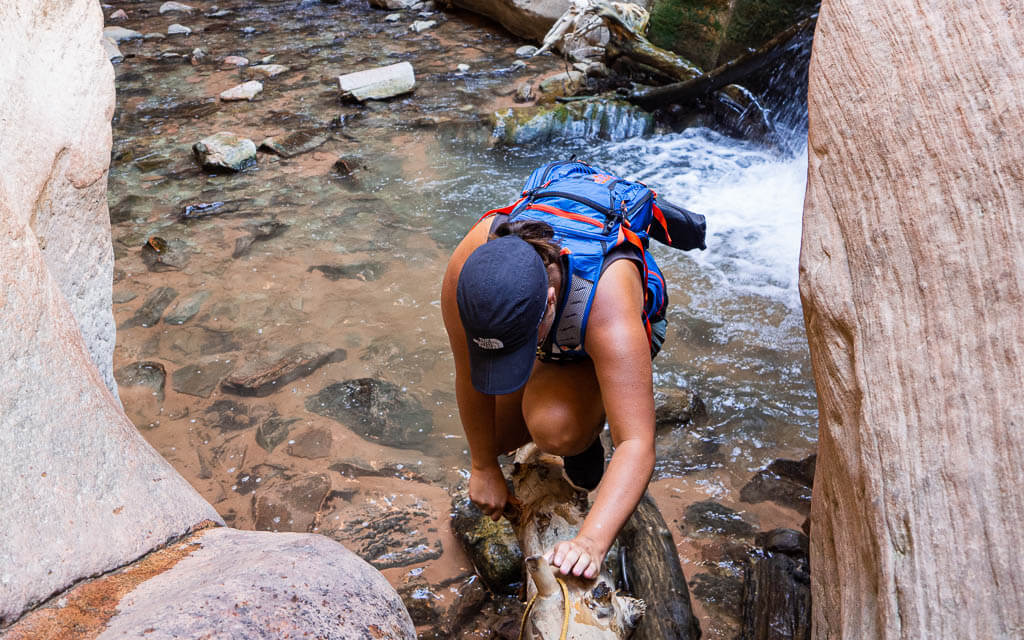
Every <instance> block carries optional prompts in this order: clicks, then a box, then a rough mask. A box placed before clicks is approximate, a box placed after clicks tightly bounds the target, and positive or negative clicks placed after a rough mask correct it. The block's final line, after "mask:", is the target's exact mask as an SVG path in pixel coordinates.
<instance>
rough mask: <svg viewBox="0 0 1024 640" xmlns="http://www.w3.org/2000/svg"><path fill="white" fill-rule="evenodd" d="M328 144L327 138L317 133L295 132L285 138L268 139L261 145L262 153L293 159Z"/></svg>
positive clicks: (284, 136)
mask: <svg viewBox="0 0 1024 640" xmlns="http://www.w3.org/2000/svg"><path fill="white" fill-rule="evenodd" d="M325 142H327V136H325V135H323V134H321V133H319V132H316V131H293V132H291V133H287V134H285V135H283V136H275V137H272V138H267V139H265V140H264V141H263V142H261V143H260V146H259V150H260V151H268V152H270V153H273V154H276V155H279V156H281V157H282V158H291V157H294V156H297V155H299V154H301V153H307V152H309V151H312V150H313V149H316V148H317V147H319V146H320V145H322V144H323V143H325Z"/></svg>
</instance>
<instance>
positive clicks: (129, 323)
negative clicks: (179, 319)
mask: <svg viewBox="0 0 1024 640" xmlns="http://www.w3.org/2000/svg"><path fill="white" fill-rule="evenodd" d="M177 297H178V292H177V291H175V290H174V289H172V288H171V287H158V288H157V289H155V290H154V291H153V292H152V293H150V294H149V295H148V296H146V300H145V302H143V303H142V306H140V307H139V308H138V310H136V312H135V315H134V316H132V317H131V318H130V319H128V320H126V321H125V322H124V323H123V324H121V326H120V328H121V329H131V328H132V327H152V326H155V325H156V323H158V322H160V317H161V316H163V314H164V310H165V309H166V308H167V306H168V305H169V304H171V302H173V301H174V299H175V298H177Z"/></svg>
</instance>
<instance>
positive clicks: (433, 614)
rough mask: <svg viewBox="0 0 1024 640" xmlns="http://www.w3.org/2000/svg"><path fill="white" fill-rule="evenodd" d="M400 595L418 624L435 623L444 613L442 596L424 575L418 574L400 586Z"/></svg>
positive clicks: (413, 619)
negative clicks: (439, 595) (435, 591)
mask: <svg viewBox="0 0 1024 640" xmlns="http://www.w3.org/2000/svg"><path fill="white" fill-rule="evenodd" d="M398 596H399V597H400V598H402V603H403V604H405V608H406V610H407V611H408V612H409V617H411V618H412V622H413V624H415V625H417V626H421V625H428V624H433V623H435V622H437V621H438V619H440V617H441V615H442V614H443V613H444V610H443V608H442V602H443V600H442V598H440V597H438V595H437V594H436V593H434V588H433V587H432V586H431V585H430V583H429V582H427V581H426V580H425V579H424V578H423V576H417V577H415V578H413V579H412V580H411V581H409V582H408V583H406V584H403V585H402V586H400V587H399V588H398Z"/></svg>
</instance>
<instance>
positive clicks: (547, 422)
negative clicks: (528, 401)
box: [525, 407, 596, 456]
mask: <svg viewBox="0 0 1024 640" xmlns="http://www.w3.org/2000/svg"><path fill="white" fill-rule="evenodd" d="M525 417H526V427H527V429H529V431H530V437H531V438H532V439H533V441H534V442H535V443H536V444H537V446H538V447H539V448H540V450H541V451H544V452H545V453H551V454H554V455H558V456H571V455H576V454H577V453H579V452H581V451H583V450H584V449H586V448H587V446H588V445H589V444H590V442H591V441H592V440H593V439H594V433H595V432H596V429H595V428H594V427H595V425H590V424H582V422H581V420H579V418H578V417H577V416H573V415H571V412H569V411H567V410H565V409H563V408H561V407H543V408H534V409H533V410H531V411H530V412H529V414H528V415H526V416H525Z"/></svg>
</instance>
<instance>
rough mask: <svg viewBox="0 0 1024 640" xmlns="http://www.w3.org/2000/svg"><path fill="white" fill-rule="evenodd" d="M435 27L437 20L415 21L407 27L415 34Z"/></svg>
mask: <svg viewBox="0 0 1024 640" xmlns="http://www.w3.org/2000/svg"><path fill="white" fill-rule="evenodd" d="M436 25H437V20H416V21H415V22H413V23H412V24H411V25H409V29H410V30H412V31H415V32H416V33H423V32H424V31H426V30H427V29H430V28H431V27H434V26H436Z"/></svg>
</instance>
